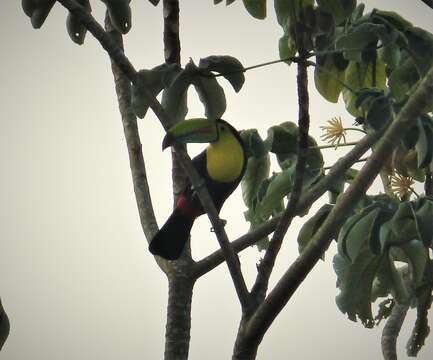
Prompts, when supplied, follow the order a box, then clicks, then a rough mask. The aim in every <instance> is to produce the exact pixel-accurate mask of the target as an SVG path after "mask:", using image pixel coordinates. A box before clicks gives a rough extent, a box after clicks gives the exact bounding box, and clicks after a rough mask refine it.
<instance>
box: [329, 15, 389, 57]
mask: <svg viewBox="0 0 433 360" xmlns="http://www.w3.org/2000/svg"><path fill="white" fill-rule="evenodd" d="M385 31H386V28H385V26H384V25H380V24H373V23H370V22H366V23H361V24H360V25H358V26H355V27H353V28H351V29H350V31H349V32H347V33H343V34H342V35H341V36H339V37H338V38H337V39H336V41H335V47H336V48H337V49H342V50H343V49H345V50H348V51H345V52H344V57H345V58H346V59H347V60H354V61H361V52H362V50H361V49H363V48H366V47H370V48H371V44H372V43H375V42H377V40H378V39H379V37H380V34H382V33H384V32H385ZM350 49H360V50H357V51H350Z"/></svg>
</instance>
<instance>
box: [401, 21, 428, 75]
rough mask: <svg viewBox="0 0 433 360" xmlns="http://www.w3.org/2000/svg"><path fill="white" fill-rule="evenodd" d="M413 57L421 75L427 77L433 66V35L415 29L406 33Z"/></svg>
mask: <svg viewBox="0 0 433 360" xmlns="http://www.w3.org/2000/svg"><path fill="white" fill-rule="evenodd" d="M405 35H406V37H407V41H408V47H409V49H410V53H411V56H412V57H413V60H414V61H415V63H416V65H417V67H418V69H419V70H420V71H421V75H425V74H426V73H427V72H428V71H429V70H430V67H431V66H432V64H433V34H431V33H429V32H428V31H426V30H424V29H421V28H418V27H413V28H410V29H408V30H407V31H406V32H405Z"/></svg>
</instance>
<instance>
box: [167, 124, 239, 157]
mask: <svg viewBox="0 0 433 360" xmlns="http://www.w3.org/2000/svg"><path fill="white" fill-rule="evenodd" d="M227 136H235V137H236V138H238V139H239V140H240V138H239V134H238V132H237V130H236V129H235V128H234V127H233V126H231V125H230V124H229V123H228V122H226V121H224V120H222V119H216V120H215V119H204V118H197V119H189V120H185V121H181V122H180V123H178V124H176V125H174V126H173V127H172V128H170V130H168V131H167V134H166V135H165V137H164V140H163V141H162V149H163V150H164V149H165V148H167V147H169V146H172V145H175V144H188V143H215V142H217V141H219V140H220V139H222V138H224V137H227Z"/></svg>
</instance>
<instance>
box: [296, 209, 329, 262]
mask: <svg viewBox="0 0 433 360" xmlns="http://www.w3.org/2000/svg"><path fill="white" fill-rule="evenodd" d="M332 208H333V206H332V205H330V204H325V205H323V206H322V207H321V208H320V209H319V210H318V211H317V212H316V213H315V214H314V215H313V216H312V217H311V218H310V219H308V220H307V221H306V222H305V223H304V225H303V226H302V228H301V230H300V231H299V234H298V250H299V254H301V253H302V252H303V251H304V249H305V248H306V247H307V245H308V244H309V243H310V240H311V239H312V238H313V236H314V234H315V233H316V232H317V230H319V228H320V226H321V225H322V224H323V222H324V221H325V219H326V217H327V216H328V215H329V213H330V212H331V210H332ZM322 260H323V256H322Z"/></svg>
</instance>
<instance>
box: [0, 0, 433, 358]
mask: <svg viewBox="0 0 433 360" xmlns="http://www.w3.org/2000/svg"><path fill="white" fill-rule="evenodd" d="M20 3H21V2H20V1H10V0H9V1H8V0H3V1H1V2H0V20H1V21H0V30H1V31H0V33H1V34H2V39H1V40H0V44H1V57H0V62H1V64H0V65H1V66H0V79H1V81H2V82H1V85H0V99H1V109H0V116H1V121H0V164H1V166H2V177H1V180H0V221H1V226H0V239H1V241H0V296H1V298H2V302H3V305H4V307H5V310H6V311H7V313H8V315H9V317H10V320H11V327H12V330H11V335H10V337H9V339H8V341H7V343H6V345H5V347H4V350H3V351H2V353H1V354H0V359H2V360H3V359H5V360H21V359H33V360H47V359H48V360H51V359H53V360H54V359H56V360H57V359H59V360H60V359H61V360H73V359H74V360H75V359H80V360H100V359H101V360H102V359H103V360H117V359H125V360H139V359H140V360H142V359H155V360H157V359H162V357H163V347H164V331H165V307H166V294H167V282H166V280H165V275H164V274H163V273H162V272H161V271H160V270H159V268H158V267H157V265H156V264H155V261H154V260H153V257H152V256H151V255H150V254H149V252H148V251H147V243H146V241H145V238H144V235H143V233H142V230H141V227H140V223H139V218H138V213H137V209H136V204H135V199H134V194H133V189H132V181H131V175H130V169H129V163H128V156H127V149H126V145H125V140H124V138H123V130H122V126H121V122H120V117H119V112H118V108H117V99H116V95H115V92H114V88H113V79H112V74H111V68H110V64H109V59H108V57H107V56H106V53H105V52H104V51H103V50H102V49H101V47H100V45H99V44H98V43H97V42H96V41H95V40H94V39H93V38H92V36H91V35H90V34H87V37H86V41H85V44H84V45H83V46H81V47H79V46H77V45H76V44H74V43H73V42H72V41H70V39H69V37H68V35H67V32H66V29H65V20H66V11H65V10H64V9H63V8H62V7H61V6H60V5H59V4H56V6H55V7H54V8H53V10H52V13H51V14H50V16H49V17H48V19H47V21H46V23H45V24H44V26H43V27H42V29H40V30H38V31H36V30H33V29H32V27H31V25H30V21H29V19H28V18H27V17H26V16H25V15H24V13H23V11H22V9H21V4H20ZM366 4H367V6H370V7H371V6H372V5H374V6H376V7H378V8H381V9H386V10H394V11H397V12H399V13H401V14H402V15H404V16H405V17H406V18H407V19H409V20H410V21H412V22H413V23H415V24H417V25H418V26H420V27H423V28H425V29H427V30H429V31H431V32H433V21H432V19H433V10H431V9H429V8H428V7H427V6H425V5H424V4H423V3H422V2H421V1H417V0H406V1H403V0H400V1H395V0H380V1H379V0H375V1H372V0H367V1H366ZM92 6H93V14H94V16H96V17H97V19H99V21H102V20H103V7H102V5H101V3H100V2H99V1H92ZM132 9H133V27H132V30H131V31H130V33H129V34H128V35H127V36H126V38H125V43H126V54H127V56H128V57H129V58H130V60H131V62H132V63H133V64H134V66H135V67H136V68H137V69H141V68H151V67H153V66H156V65H158V64H160V63H162V62H163V49H162V7H161V5H160V6H158V7H157V8H155V7H153V6H151V5H150V3H148V2H147V1H145V0H141V1H138V0H134V1H133V2H132ZM268 13H269V16H268V19H266V20H265V21H258V20H255V19H253V18H251V17H250V16H249V15H248V14H247V13H246V11H245V9H244V8H243V6H242V2H241V1H237V2H236V3H235V4H233V5H231V6H230V7H225V6H224V5H223V4H220V5H218V6H214V5H213V1H212V0H207V1H203V0H201V1H199V0H195V1H194V0H183V1H181V28H180V34H181V44H182V62H183V64H185V63H186V62H187V61H188V59H189V58H192V59H193V60H195V61H196V62H198V60H199V59H200V57H205V56H209V55H222V54H224V55H232V56H235V57H237V58H238V59H239V60H240V61H241V62H242V63H243V64H244V66H250V65H254V64H257V63H262V62H266V61H270V60H275V59H277V58H278V49H277V44H278V39H279V37H280V35H281V33H282V30H281V29H280V27H279V26H278V25H277V23H276V20H275V16H274V12H273V7H272V2H269V6H268ZM310 83H311V86H310V88H311V128H312V129H311V133H312V135H313V136H315V137H316V139H319V135H320V129H319V126H320V125H323V124H324V122H325V121H326V120H328V119H330V118H331V117H334V116H342V117H343V119H345V121H346V124H347V125H350V124H351V122H352V119H351V118H350V117H349V116H348V114H347V113H346V111H345V110H344V107H343V105H342V104H338V105H334V104H330V103H327V102H326V101H325V100H324V99H323V98H322V97H320V96H318V95H317V93H316V92H315V91H314V85H313V79H312V78H311V81H310ZM225 89H226V96H227V101H228V105H227V111H226V113H225V115H224V119H226V120H228V121H229V122H231V123H232V124H233V125H234V126H235V127H237V128H239V129H242V128H250V127H257V128H258V129H259V130H260V132H261V134H262V135H266V129H267V128H268V127H270V126H271V125H274V124H276V123H280V122H283V121H288V120H290V121H296V118H297V98H296V78H295V68H294V67H290V68H288V67H287V66H286V65H284V64H280V65H274V66H272V67H267V68H262V69H258V70H253V71H250V72H248V73H247V74H246V82H245V85H244V88H243V89H242V90H241V92H240V93H239V94H236V93H235V92H234V91H233V90H232V89H231V88H230V87H228V86H225ZM190 95H191V96H190V103H189V104H190V106H189V108H190V113H189V115H188V116H189V117H194V116H201V115H203V108H202V106H201V104H200V103H199V101H198V100H197V99H196V95H195V93H194V92H191V93H190ZM139 126H140V134H141V140H142V143H143V151H144V158H145V162H146V167H147V172H148V178H149V185H150V188H151V191H152V196H153V204H154V207H155V212H156V216H157V219H158V223H159V224H160V225H162V223H163V222H164V221H165V219H166V218H167V216H168V215H169V213H170V211H171V205H172V199H171V178H170V155H169V151H166V152H164V153H163V152H161V150H160V148H161V141H162V137H163V130H162V127H161V126H160V124H159V123H158V121H157V119H156V118H155V117H154V116H153V114H151V112H150V111H149V115H148V116H147V117H146V118H145V119H143V120H140V121H139ZM198 149H202V147H200V146H196V147H194V148H193V152H192V153H194V151H195V152H197V150H198ZM343 153H344V151H343V152H339V153H338V154H343ZM324 155H325V159H327V161H326V160H325V162H326V163H327V164H330V163H332V161H333V159H335V157H336V156H337V155H336V153H335V152H334V151H333V150H332V151H328V152H326V153H324ZM317 207H318V206H315V207H314V208H313V209H312V212H311V213H314V209H317ZM243 211H245V207H244V205H243V203H242V201H241V192H240V189H239V190H237V191H236V193H235V194H234V195H233V196H232V197H231V198H230V199H229V200H228V201H227V202H226V204H225V205H224V207H223V210H222V213H221V217H222V218H224V219H227V220H228V224H227V226H226V230H227V232H228V235H229V237H230V238H231V239H235V238H237V237H238V236H240V235H242V234H243V233H244V232H245V231H247V229H248V224H247V223H246V222H245V221H244V218H243ZM303 221H304V219H301V220H299V221H296V222H295V224H294V225H293V228H292V229H290V230H289V232H288V234H287V236H286V239H285V244H284V246H283V248H282V251H281V253H280V256H279V260H278V262H277V265H276V268H275V274H274V276H273V277H272V280H273V283H275V281H276V280H277V279H278V278H279V277H280V276H281V274H282V273H283V272H284V270H285V269H286V268H287V267H288V266H289V265H290V263H291V262H292V261H293V260H294V259H295V258H296V256H297V254H298V252H297V244H296V235H297V232H298V230H299V228H300V226H301V224H302V223H303ZM209 228H210V225H209V222H208V220H207V219H206V218H205V217H203V218H202V219H200V220H199V221H197V223H196V225H195V226H194V229H193V233H192V235H193V240H192V248H193V256H194V258H195V259H200V258H201V257H203V256H205V255H207V254H208V253H209V252H211V251H213V250H215V249H216V248H217V241H216V239H215V237H214V235H213V234H212V233H210V232H209ZM334 253H335V247H332V248H331V249H330V250H329V253H328V254H327V257H326V261H325V262H320V263H319V264H318V265H317V266H316V268H315V270H314V271H313V272H312V273H311V274H310V276H309V277H308V278H307V279H306V281H305V282H304V283H303V285H302V286H301V287H300V289H299V291H298V292H297V293H296V294H295V296H294V297H293V299H292V300H291V302H290V303H289V304H288V306H287V307H286V308H285V310H284V311H282V313H281V314H280V315H279V316H278V318H277V320H276V321H275V322H274V324H273V325H272V327H271V329H270V331H269V332H268V333H267V335H266V336H265V338H264V340H263V342H262V344H261V346H260V348H259V353H258V357H257V359H259V360H263V359H271V358H272V359H275V360H283V359H288V358H290V359H296V360H310V359H316V358H318V357H320V358H324V359H328V358H329V359H336V360H343V359H349V358H350V359H352V360H361V359H367V358H368V359H380V357H381V355H380V354H381V353H380V331H381V327H379V329H373V330H368V329H364V328H363V327H362V325H361V324H360V323H354V322H351V321H349V320H347V319H346V316H345V315H343V314H342V313H341V312H340V311H339V310H338V309H337V307H336V305H335V296H336V294H337V293H338V292H337V289H336V288H335V281H336V275H335V274H334V271H333V269H332V263H331V259H332V256H333V255H334ZM259 256H260V254H259V253H258V251H257V250H256V249H255V248H250V249H248V250H246V251H244V252H243V253H242V254H241V257H240V258H241V261H242V269H243V271H244V274H245V277H246V280H247V282H248V284H250V283H251V281H252V280H253V279H254V276H255V272H256V267H255V263H256V262H257V261H258V259H259ZM413 313H414V311H412V312H411V315H410V321H408V323H407V325H409V326H405V327H404V329H403V330H402V334H401V336H400V342H399V353H400V354H401V358H402V359H404V358H406V355H405V350H404V346H405V344H406V341H407V339H408V336H409V333H410V331H411V326H412V324H413V321H414V317H413ZM239 319H240V306H239V305H238V301H237V298H236V294H235V291H234V287H233V285H232V282H231V279H230V276H229V274H228V271H227V270H226V266H225V265H222V266H220V267H218V268H217V269H216V270H214V271H213V272H212V273H210V274H208V275H206V276H205V277H203V278H201V279H200V280H199V281H198V282H197V284H196V286H195V291H194V299H193V310H192V332H191V337H192V338H191V347H190V359H191V360H199V359H208V360H221V359H229V358H230V357H231V351H232V348H233V343H234V340H235V335H236V331H237V326H238V323H239ZM430 319H431V322H433V316H432V315H430ZM432 351H433V339H432V338H429V339H428V344H427V345H426V346H425V347H424V349H423V350H422V351H421V353H420V355H419V357H418V359H421V360H427V359H431V354H432Z"/></svg>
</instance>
